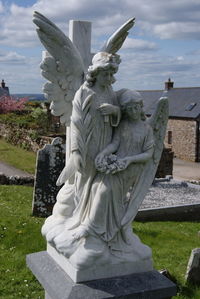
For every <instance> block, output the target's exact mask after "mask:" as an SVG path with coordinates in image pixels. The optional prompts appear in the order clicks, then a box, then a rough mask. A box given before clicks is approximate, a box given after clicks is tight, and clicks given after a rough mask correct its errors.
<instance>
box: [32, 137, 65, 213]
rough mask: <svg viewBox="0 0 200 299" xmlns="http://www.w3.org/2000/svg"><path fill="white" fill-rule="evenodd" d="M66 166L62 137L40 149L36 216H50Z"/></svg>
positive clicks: (37, 168) (34, 199)
mask: <svg viewBox="0 0 200 299" xmlns="http://www.w3.org/2000/svg"><path fill="white" fill-rule="evenodd" d="M64 166H65V145H64V144H63V140H62V138H60V137H57V138H55V139H53V141H52V143H51V144H46V145H45V146H44V148H43V149H41V150H39V151H38V154H37V161H36V174H35V185H34V194H33V208H32V213H33V215H34V216H39V217H48V216H50V215H51V213H52V209H53V206H54V204H55V202H56V195H57V193H58V191H59V190H60V187H58V186H56V181H57V179H58V177H59V175H60V173H61V171H62V170H63V168H64Z"/></svg>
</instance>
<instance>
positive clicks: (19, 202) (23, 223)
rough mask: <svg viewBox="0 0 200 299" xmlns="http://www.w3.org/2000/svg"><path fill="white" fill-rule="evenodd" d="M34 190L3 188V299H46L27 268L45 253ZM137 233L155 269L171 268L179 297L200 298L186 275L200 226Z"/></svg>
mask: <svg viewBox="0 0 200 299" xmlns="http://www.w3.org/2000/svg"><path fill="white" fill-rule="evenodd" d="M32 191H33V189H32V188H31V187H25V186H0V269H1V270H0V271H1V273H0V277H1V279H0V298H2V299H10V298H15V299H18V298H19V299H21V298H31V299H36V298H37V299H39V298H44V292H43V289H42V287H41V285H40V284H39V282H38V281H37V280H36V279H35V278H34V276H33V275H32V273H31V271H30V270H29V269H28V268H27V267H26V264H25V257H26V255H27V254H29V253H33V252H38V251H41V250H45V246H46V245H45V241H44V239H43V238H42V236H41V233H40V229H41V226H42V223H43V222H44V219H41V218H35V217H32V216H31V204H32ZM133 227H134V231H135V233H136V234H137V235H138V236H139V237H140V238H141V240H142V241H143V242H144V243H145V244H147V245H149V246H150V247H151V248H152V251H153V259H154V267H155V268H156V269H158V270H159V269H163V268H167V269H168V271H169V272H170V274H171V275H172V276H173V277H174V279H176V280H177V283H178V286H179V295H178V296H176V297H174V298H179V299H180V298H181V299H183V298H192V299H199V298H200V288H195V287H192V286H190V285H186V284H185V282H184V275H185V272H186V267H187V262H188V259H189V256H190V253H191V250H192V249H193V248H195V247H199V241H200V239H199V237H198V235H197V233H198V231H199V230H200V229H199V223H195V222H147V223H139V222H136V223H134V226H133Z"/></svg>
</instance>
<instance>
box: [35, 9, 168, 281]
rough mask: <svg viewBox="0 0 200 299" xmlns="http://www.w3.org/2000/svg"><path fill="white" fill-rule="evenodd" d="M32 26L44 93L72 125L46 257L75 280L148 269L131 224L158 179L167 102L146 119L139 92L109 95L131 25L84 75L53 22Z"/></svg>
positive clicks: (47, 230)
mask: <svg viewBox="0 0 200 299" xmlns="http://www.w3.org/2000/svg"><path fill="white" fill-rule="evenodd" d="M34 23H35V24H36V25H37V26H38V27H39V29H38V35H39V37H40V39H41V42H42V43H43V44H44V46H45V47H46V49H47V50H48V52H49V53H50V54H51V57H47V58H46V59H45V61H44V62H43V63H42V66H41V67H42V72H43V75H44V76H45V77H46V78H47V79H48V80H49V81H51V83H47V84H46V85H45V92H46V93H48V98H50V99H51V100H52V106H51V108H52V111H53V113H54V114H56V115H60V116H61V120H62V121H64V122H65V123H66V124H67V125H68V124H70V129H69V131H70V140H68V142H69V143H70V145H69V147H70V157H69V160H68V161H67V164H66V167H65V169H64V170H63V172H62V173H61V175H60V177H59V179H58V184H62V183H64V186H63V187H62V188H61V190H60V191H59V193H58V195H57V202H56V204H55V206H54V209H53V213H52V216H50V217H48V218H47V220H46V221H45V223H44V225H43V227H42V234H43V235H44V236H45V237H46V240H47V242H48V252H49V254H50V255H52V257H54V258H55V259H56V261H57V262H58V263H59V264H60V266H61V267H63V269H65V271H67V273H68V274H69V275H70V277H71V278H72V279H73V280H74V281H83V280H90V279H98V278H103V277H111V276H116V274H117V275H120V274H123V275H125V274H130V273H133V272H144V271H149V270H152V254H151V249H150V248H149V247H148V246H146V245H144V244H142V243H141V241H140V240H139V238H138V237H137V236H136V235H135V234H133V232H132V228H131V223H132V221H133V220H134V218H135V215H136V214H137V211H138V209H139V206H140V205H141V203H142V201H143V199H144V197H145V194H146V192H147V190H148V188H149V186H150V185H151V183H152V181H153V179H154V176H155V173H156V169H157V166H158V162H159V159H160V156H161V153H162V149H163V139H164V136H165V130H166V124H167V119H168V103H167V98H166V97H162V98H161V99H159V101H158V103H157V106H156V107H155V112H154V114H153V115H152V116H151V118H150V119H146V117H145V113H144V111H143V102H142V97H141V95H140V94H139V93H138V92H136V91H131V90H127V89H122V90H119V91H117V92H114V91H113V89H112V84H113V83H114V81H115V78H114V74H115V73H116V72H117V70H118V66H119V63H120V57H119V55H118V54H116V53H117V51H118V50H119V49H120V47H121V46H122V44H123V42H124V40H125V38H126V36H127V34H128V30H129V29H130V28H131V27H132V26H133V24H134V18H133V19H130V20H129V21H127V22H126V23H125V24H124V25H122V26H121V27H120V28H119V29H118V30H117V31H116V32H115V33H114V34H113V35H112V36H111V38H110V39H109V40H108V41H107V42H106V44H105V45H104V47H103V49H102V50H101V51H100V52H98V53H97V54H96V55H95V56H94V57H93V59H92V64H91V65H90V66H89V68H88V72H87V74H84V72H83V63H82V61H81V57H80V55H79V53H78V51H77V49H76V48H75V47H74V46H73V44H72V43H71V41H70V40H69V39H68V38H67V37H66V36H65V35H64V34H63V33H62V32H61V31H60V30H59V29H58V28H57V27H56V26H55V25H54V24H53V23H52V22H50V21H49V20H48V19H46V18H45V17H44V16H42V15H41V14H39V13H35V14H34ZM55 44H56V45H55ZM75 81H76V82H75ZM77 89H78V90H77ZM72 176H74V179H73V180H71V177H72Z"/></svg>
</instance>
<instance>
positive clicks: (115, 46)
mask: <svg viewBox="0 0 200 299" xmlns="http://www.w3.org/2000/svg"><path fill="white" fill-rule="evenodd" d="M134 24H135V18H131V19H129V20H128V21H127V22H126V23H124V24H123V25H122V26H121V27H120V28H119V29H117V30H116V31H115V32H114V33H113V35H111V37H110V38H109V39H108V40H107V41H106V43H105V44H104V46H103V48H102V49H101V51H102V52H107V53H111V54H115V53H116V52H117V51H118V50H119V49H120V48H121V46H122V45H123V43H124V41H125V39H126V37H127V35H128V31H129V29H131V28H132V27H133V25H134Z"/></svg>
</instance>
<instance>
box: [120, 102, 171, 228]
mask: <svg viewBox="0 0 200 299" xmlns="http://www.w3.org/2000/svg"><path fill="white" fill-rule="evenodd" d="M168 110H169V108H168V99H167V98H166V97H161V98H160V99H159V101H158V103H157V107H156V110H155V112H154V113H153V115H152V116H151V118H150V119H149V120H148V122H149V124H150V126H151V127H152V129H153V135H154V153H153V157H152V158H151V159H150V160H149V161H148V162H147V163H146V164H145V167H144V169H143V170H142V171H141V173H140V174H138V179H137V182H135V184H134V186H133V190H132V192H131V197H130V201H129V205H128V208H127V212H126V214H125V216H124V218H123V219H122V225H123V226H126V225H127V224H129V223H130V222H132V221H133V219H134V218H135V216H136V214H137V212H138V210H139V207H140V205H141V204H142V201H143V199H144V197H145V195H146V193H147V191H148V189H149V187H150V186H151V184H152V182H153V180H154V177H155V174H156V170H157V167H158V163H159V161H160V157H161V154H162V150H163V141H164V137H165V133H166V127H167V121H168Z"/></svg>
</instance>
